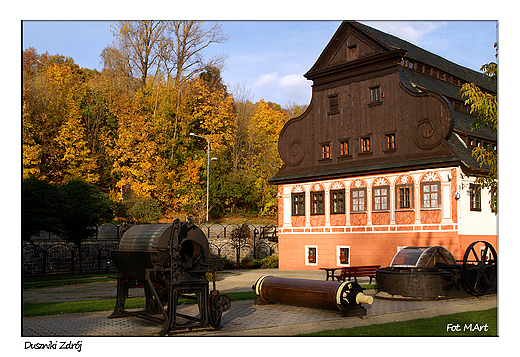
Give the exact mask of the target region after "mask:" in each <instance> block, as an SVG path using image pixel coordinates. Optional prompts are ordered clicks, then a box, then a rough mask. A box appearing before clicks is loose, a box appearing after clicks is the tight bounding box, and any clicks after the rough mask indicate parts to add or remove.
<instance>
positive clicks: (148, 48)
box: [112, 21, 170, 86]
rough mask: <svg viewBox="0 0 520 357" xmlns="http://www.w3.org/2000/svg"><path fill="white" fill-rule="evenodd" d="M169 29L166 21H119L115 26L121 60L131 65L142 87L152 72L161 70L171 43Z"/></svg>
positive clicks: (114, 33)
mask: <svg viewBox="0 0 520 357" xmlns="http://www.w3.org/2000/svg"><path fill="white" fill-rule="evenodd" d="M167 28H168V22H166V21H118V22H116V23H115V24H114V26H113V31H112V34H113V35H114V37H116V39H117V41H118V43H119V45H120V48H121V50H120V52H121V55H122V58H121V60H123V61H124V62H125V63H128V64H129V65H130V67H131V68H132V71H133V74H134V76H137V77H138V78H140V79H141V85H142V86H144V85H145V84H146V78H147V77H148V73H149V72H150V70H152V71H153V70H154V69H155V70H156V71H158V70H159V67H160V64H161V58H162V57H163V56H164V55H165V53H166V48H167V43H168V42H169V41H170V38H169V37H168V31H167Z"/></svg>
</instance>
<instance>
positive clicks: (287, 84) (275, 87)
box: [253, 72, 311, 105]
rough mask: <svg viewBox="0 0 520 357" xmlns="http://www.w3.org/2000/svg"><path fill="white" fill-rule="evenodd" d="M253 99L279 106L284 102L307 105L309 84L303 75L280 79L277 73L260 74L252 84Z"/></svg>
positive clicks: (309, 90) (287, 76)
mask: <svg viewBox="0 0 520 357" xmlns="http://www.w3.org/2000/svg"><path fill="white" fill-rule="evenodd" d="M253 86H254V88H255V92H256V94H255V99H257V100H260V99H265V100H267V101H272V102H275V103H278V104H281V105H284V104H285V103H286V102H289V101H290V102H296V103H298V104H309V101H310V94H311V82H310V81H308V80H306V79H305V77H303V74H296V73H293V74H287V75H285V76H282V77H280V76H279V74H278V72H273V73H268V74H262V75H260V76H259V77H258V79H257V80H256V81H255V82H254V85H253Z"/></svg>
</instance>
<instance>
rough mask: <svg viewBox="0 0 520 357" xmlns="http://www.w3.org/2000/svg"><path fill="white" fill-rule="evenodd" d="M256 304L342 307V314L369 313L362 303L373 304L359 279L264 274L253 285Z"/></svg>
mask: <svg viewBox="0 0 520 357" xmlns="http://www.w3.org/2000/svg"><path fill="white" fill-rule="evenodd" d="M253 290H255V292H256V294H257V297H256V298H255V304H256V305H263V304H267V303H279V304H285V305H295V306H303V307H311V308H316V309H325V310H336V311H337V310H339V311H341V315H342V316H361V315H366V313H367V310H366V308H364V307H363V306H362V305H361V304H372V302H373V298H372V296H369V295H364V294H363V290H364V288H362V287H361V286H360V285H359V284H358V283H355V282H350V281H347V282H333V281H319V280H307V279H292V278H279V277H274V276H262V277H260V278H259V279H258V280H257V281H256V283H255V285H253Z"/></svg>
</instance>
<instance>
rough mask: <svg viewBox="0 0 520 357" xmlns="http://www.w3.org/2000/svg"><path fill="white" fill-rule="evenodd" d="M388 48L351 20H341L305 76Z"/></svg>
mask: <svg viewBox="0 0 520 357" xmlns="http://www.w3.org/2000/svg"><path fill="white" fill-rule="evenodd" d="M389 50H390V49H389V48H388V47H387V46H385V45H384V44H383V43H382V42H380V41H379V40H377V39H375V38H374V37H372V36H369V35H367V34H366V33H363V32H362V31H360V30H359V29H357V27H355V26H354V25H353V24H352V23H351V22H343V23H342V24H341V25H340V27H339V28H338V30H337V31H336V33H335V34H334V36H333V37H332V39H331V40H330V41H329V43H328V44H327V46H326V47H325V49H324V50H323V52H322V54H321V55H320V57H319V58H318V60H317V61H316V63H315V64H314V65H313V66H312V67H311V69H310V70H309V71H308V72H307V73H306V74H305V76H306V77H307V76H308V75H311V76H312V73H313V72H318V71H320V70H323V69H326V68H330V67H334V66H337V65H340V64H345V63H347V62H352V61H356V60H359V59H362V58H363V57H367V56H370V55H374V54H377V53H382V52H386V51H389Z"/></svg>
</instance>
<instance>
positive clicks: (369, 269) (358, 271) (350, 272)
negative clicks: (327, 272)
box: [334, 265, 381, 284]
mask: <svg viewBox="0 0 520 357" xmlns="http://www.w3.org/2000/svg"><path fill="white" fill-rule="evenodd" d="M380 266H381V265H364V266H353V267H343V268H341V273H340V274H339V275H334V278H336V279H338V281H345V280H346V279H347V278H348V280H349V281H350V279H352V278H354V281H355V282H356V283H357V278H358V277H363V276H366V277H368V278H370V284H372V278H373V279H375V278H376V270H377V269H378V268H379V267H380Z"/></svg>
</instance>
